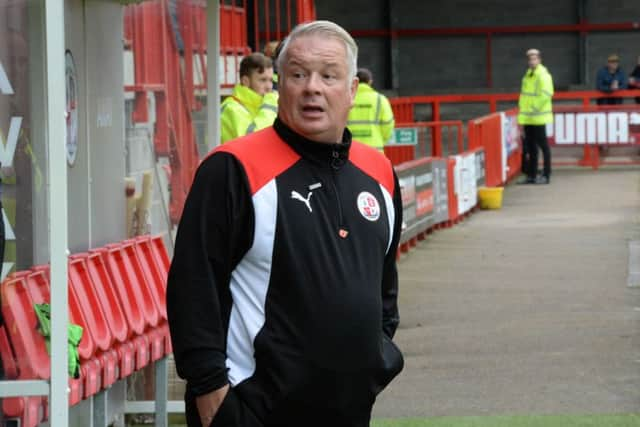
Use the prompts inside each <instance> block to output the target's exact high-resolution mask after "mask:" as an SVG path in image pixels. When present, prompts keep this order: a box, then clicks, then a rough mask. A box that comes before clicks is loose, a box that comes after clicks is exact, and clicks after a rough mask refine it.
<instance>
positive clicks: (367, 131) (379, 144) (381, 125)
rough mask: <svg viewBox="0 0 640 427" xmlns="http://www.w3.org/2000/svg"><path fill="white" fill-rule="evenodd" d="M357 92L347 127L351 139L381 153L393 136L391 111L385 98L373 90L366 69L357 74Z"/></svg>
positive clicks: (393, 121) (370, 76) (371, 79)
mask: <svg viewBox="0 0 640 427" xmlns="http://www.w3.org/2000/svg"><path fill="white" fill-rule="evenodd" d="M357 76H358V80H360V83H358V91H357V92H356V98H355V100H354V102H353V107H352V108H351V111H350V112H349V121H348V122H347V126H348V128H349V130H350V131H351V134H352V136H353V139H355V140H357V141H360V142H363V143H365V144H367V145H369V146H371V147H374V148H376V149H378V150H380V151H383V149H384V146H385V144H387V143H388V142H389V141H390V140H391V136H392V135H393V126H394V124H395V120H394V118H393V110H391V104H389V100H388V99H387V97H386V96H384V95H382V94H381V93H378V92H376V91H375V90H374V89H373V75H372V74H371V71H369V70H367V69H366V68H360V69H359V70H358V73H357Z"/></svg>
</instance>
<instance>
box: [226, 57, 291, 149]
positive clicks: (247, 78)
mask: <svg viewBox="0 0 640 427" xmlns="http://www.w3.org/2000/svg"><path fill="white" fill-rule="evenodd" d="M221 109H222V111H221V117H220V121H221V132H220V133H221V143H222V144H224V143H225V142H228V141H230V140H232V139H235V138H238V137H240V136H244V135H247V134H249V133H251V132H254V131H256V130H260V129H263V128H266V127H269V126H271V125H272V124H273V122H274V120H275V119H276V116H277V115H278V93H277V92H274V91H273V63H272V61H271V59H270V58H267V57H266V56H264V55H263V54H262V53H259V52H257V53H252V54H251V55H248V56H246V57H244V58H243V59H242V61H241V62H240V83H238V84H237V85H236V86H235V87H234V88H233V93H232V95H231V96H229V97H228V98H226V99H225V100H224V101H223V102H222V106H221Z"/></svg>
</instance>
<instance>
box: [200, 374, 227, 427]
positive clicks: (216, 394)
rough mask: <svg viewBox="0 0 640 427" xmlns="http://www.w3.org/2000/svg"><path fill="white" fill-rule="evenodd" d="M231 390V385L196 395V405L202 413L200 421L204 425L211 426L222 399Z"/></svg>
mask: <svg viewBox="0 0 640 427" xmlns="http://www.w3.org/2000/svg"><path fill="white" fill-rule="evenodd" d="M228 392H229V385H228V384H227V385H226V386H224V387H222V388H219V389H218V390H214V391H212V392H211V393H207V394H203V395H202V396H198V397H196V406H197V407H198V414H199V415H200V423H201V424H202V427H209V426H210V425H211V422H212V421H213V417H215V416H216V414H217V413H218V409H220V405H222V401H223V400H224V398H225V397H226V396H227V393H228Z"/></svg>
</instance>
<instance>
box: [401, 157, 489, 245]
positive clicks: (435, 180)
mask: <svg viewBox="0 0 640 427" xmlns="http://www.w3.org/2000/svg"><path fill="white" fill-rule="evenodd" d="M395 170H396V174H397V175H398V181H399V184H400V191H401V193H402V208H403V224H402V236H401V238H400V247H399V250H398V254H400V253H403V252H407V251H408V250H409V249H410V248H412V247H415V246H416V245H417V243H418V241H420V240H424V239H425V237H426V235H427V234H429V233H431V232H432V231H433V230H436V229H439V228H443V227H451V226H452V225H454V224H457V223H459V222H460V221H462V220H463V219H464V218H466V217H467V216H468V215H470V214H471V213H472V212H473V211H474V210H475V209H476V206H477V202H478V195H477V189H478V187H480V186H483V185H485V183H486V170H487V167H486V157H485V149H484V148H483V147H476V148H474V149H471V150H467V151H462V152H459V153H456V154H452V155H450V156H448V157H446V158H443V157H422V158H420V159H416V160H410V161H408V162H404V163H401V164H399V165H396V166H395Z"/></svg>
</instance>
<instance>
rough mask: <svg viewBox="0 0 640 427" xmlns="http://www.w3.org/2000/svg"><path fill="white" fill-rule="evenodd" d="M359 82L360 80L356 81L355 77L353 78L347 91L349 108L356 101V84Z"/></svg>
mask: <svg viewBox="0 0 640 427" xmlns="http://www.w3.org/2000/svg"><path fill="white" fill-rule="evenodd" d="M359 82H360V80H358V78H357V77H354V78H353V81H352V82H351V86H350V87H349V91H350V93H349V94H350V95H351V106H352V107H353V103H354V101H355V100H356V92H357V91H358V83H359Z"/></svg>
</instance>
